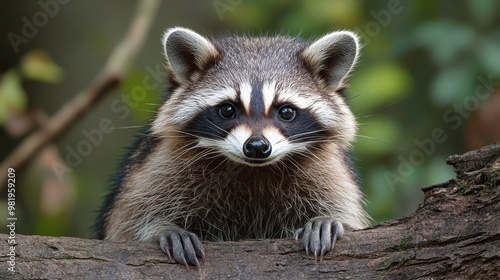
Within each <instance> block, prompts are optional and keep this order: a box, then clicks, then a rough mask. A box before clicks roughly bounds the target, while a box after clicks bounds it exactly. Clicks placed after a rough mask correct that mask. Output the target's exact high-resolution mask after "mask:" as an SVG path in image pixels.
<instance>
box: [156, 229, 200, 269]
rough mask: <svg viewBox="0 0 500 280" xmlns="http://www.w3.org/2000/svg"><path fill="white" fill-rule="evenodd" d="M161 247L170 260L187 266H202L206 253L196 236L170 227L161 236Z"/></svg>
mask: <svg viewBox="0 0 500 280" xmlns="http://www.w3.org/2000/svg"><path fill="white" fill-rule="evenodd" d="M160 247H161V249H162V251H163V252H165V253H166V254H167V255H168V257H169V258H170V259H172V258H173V259H174V260H175V261H177V262H178V263H181V264H183V265H185V266H186V267H187V266H188V265H194V266H196V267H199V266H200V261H199V260H198V259H201V261H202V262H203V261H204V260H205V252H204V251H203V245H201V242H200V239H199V238H198V236H196V234H194V233H192V232H189V231H187V230H184V229H181V228H178V227H174V226H172V227H168V228H166V229H165V230H164V231H163V232H162V233H161V234H160Z"/></svg>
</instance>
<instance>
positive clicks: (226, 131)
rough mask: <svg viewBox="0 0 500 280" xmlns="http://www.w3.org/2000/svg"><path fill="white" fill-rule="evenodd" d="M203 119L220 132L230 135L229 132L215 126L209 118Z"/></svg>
mask: <svg viewBox="0 0 500 280" xmlns="http://www.w3.org/2000/svg"><path fill="white" fill-rule="evenodd" d="M203 118H204V119H205V120H206V121H207V122H208V123H210V124H211V125H213V126H214V127H215V128H217V129H219V130H220V131H222V132H224V133H226V134H228V133H229V132H228V131H227V130H225V129H223V128H221V127H219V126H218V125H216V124H214V123H213V122H211V121H210V120H209V119H208V118H207V117H205V116H203Z"/></svg>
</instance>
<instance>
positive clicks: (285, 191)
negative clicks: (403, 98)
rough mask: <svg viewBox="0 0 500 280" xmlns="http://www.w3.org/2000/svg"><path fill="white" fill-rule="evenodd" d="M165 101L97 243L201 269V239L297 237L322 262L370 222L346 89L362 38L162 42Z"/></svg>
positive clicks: (183, 38)
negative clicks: (156, 249)
mask: <svg viewBox="0 0 500 280" xmlns="http://www.w3.org/2000/svg"><path fill="white" fill-rule="evenodd" d="M163 46H164V52H165V56H166V60H167V65H166V70H167V73H168V79H169V82H170V84H171V90H169V92H168V97H167V100H166V101H165V102H164V103H163V104H162V105H161V107H160V108H159V109H158V111H157V114H156V117H155V118H154V120H153V121H152V123H151V124H150V126H148V127H147V128H146V129H145V130H144V133H142V134H141V136H140V137H139V139H138V140H137V143H136V145H135V146H134V147H133V148H132V149H131V151H130V153H129V155H128V156H127V157H126V159H125V160H124V162H123V165H122V167H121V168H120V170H119V172H118V173H117V175H116V176H115V179H114V183H113V189H112V191H111V192H110V194H109V195H108V196H107V198H106V201H105V203H104V207H103V209H102V211H101V216H100V219H99V222H98V235H99V238H101V239H105V240H110V241H130V240H136V241H145V242H158V244H159V245H160V247H161V249H162V250H163V251H164V252H165V253H166V254H167V255H168V256H169V257H170V258H171V259H172V258H173V259H174V260H175V261H176V262H179V263H181V264H184V265H186V266H188V265H195V266H200V263H202V261H204V260H205V252H204V250H203V246H202V244H201V242H200V240H209V241H228V240H231V241H234V240H241V239H265V238H285V237H293V236H294V237H295V238H296V239H297V240H299V239H301V241H302V243H303V246H304V248H305V251H306V253H307V254H308V255H309V254H310V253H312V254H313V255H314V258H315V259H316V260H317V259H318V258H319V260H321V259H322V258H323V256H324V255H325V254H326V253H327V252H328V251H330V250H332V249H333V247H334V245H335V242H336V240H337V239H338V238H340V237H342V235H343V234H344V227H346V228H350V229H354V230H357V229H362V228H365V227H367V226H368V225H369V217H368V215H367V213H366V212H365V211H364V210H363V201H364V198H363V194H362V192H361V191H360V190H359V188H358V185H357V180H356V175H355V172H354V171H353V167H352V163H351V160H350V156H349V153H350V148H351V143H352V142H353V140H354V138H355V134H356V127H357V126H356V120H355V118H354V116H353V114H352V112H351V111H350V109H349V107H348V106H347V104H346V96H345V93H344V89H345V88H346V81H347V77H348V75H349V73H350V72H351V70H352V68H353V66H354V65H355V63H356V61H357V58H358V53H359V43H358V38H357V36H356V35H355V34H354V33H351V32H348V31H339V32H332V33H330V34H327V35H325V36H324V37H322V38H320V39H318V40H316V41H314V42H307V41H305V40H301V39H298V38H294V37H287V36H271V37H250V36H235V37H224V38H218V39H213V38H210V39H209V38H206V37H204V36H202V35H199V34H197V33H196V32H194V31H192V30H189V29H185V28H172V29H169V30H167V31H166V33H165V35H164V39H163Z"/></svg>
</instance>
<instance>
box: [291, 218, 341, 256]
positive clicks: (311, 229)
mask: <svg viewBox="0 0 500 280" xmlns="http://www.w3.org/2000/svg"><path fill="white" fill-rule="evenodd" d="M343 235H344V227H343V226H342V223H340V222H339V221H336V220H334V219H333V218H330V217H316V218H313V219H311V220H310V221H309V222H307V224H306V226H305V227H303V228H300V229H298V230H297V231H296V232H295V240H297V241H298V240H299V239H302V244H303V245H304V248H305V249H306V254H307V255H308V256H309V252H312V253H313V254H314V260H316V261H317V260H318V257H319V261H322V260H323V256H324V255H325V253H327V252H328V251H330V250H333V247H334V246H335V242H336V241H337V238H340V237H342V236H343Z"/></svg>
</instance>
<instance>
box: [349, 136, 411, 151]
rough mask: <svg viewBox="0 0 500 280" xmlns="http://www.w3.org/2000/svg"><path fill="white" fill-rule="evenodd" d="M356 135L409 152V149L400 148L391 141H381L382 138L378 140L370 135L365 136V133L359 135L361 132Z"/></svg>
mask: <svg viewBox="0 0 500 280" xmlns="http://www.w3.org/2000/svg"><path fill="white" fill-rule="evenodd" d="M358 137H361V138H365V139H370V140H373V141H376V142H379V143H381V144H384V145H387V146H389V147H391V148H395V149H398V150H401V151H404V152H408V153H409V152H411V151H410V150H408V149H405V148H401V147H399V146H396V145H394V144H391V143H387V142H385V141H382V140H380V139H376V138H374V137H371V136H366V135H361V134H358Z"/></svg>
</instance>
